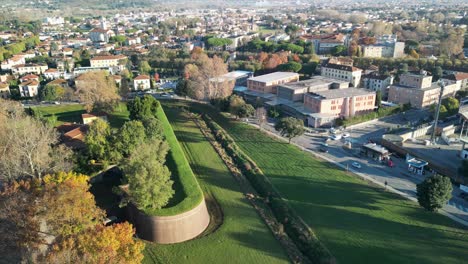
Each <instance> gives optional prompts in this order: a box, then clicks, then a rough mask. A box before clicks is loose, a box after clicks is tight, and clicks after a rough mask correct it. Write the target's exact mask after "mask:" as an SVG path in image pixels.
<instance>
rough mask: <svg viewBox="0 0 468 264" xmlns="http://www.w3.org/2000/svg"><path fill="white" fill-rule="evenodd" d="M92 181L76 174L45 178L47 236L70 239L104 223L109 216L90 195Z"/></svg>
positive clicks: (62, 173)
mask: <svg viewBox="0 0 468 264" xmlns="http://www.w3.org/2000/svg"><path fill="white" fill-rule="evenodd" d="M88 179H89V177H88V176H86V175H83V174H76V173H74V172H68V173H67V172H58V173H56V174H49V175H46V176H45V177H44V187H43V188H44V189H43V192H44V194H43V196H42V198H41V205H43V206H44V207H43V208H42V210H41V216H42V219H44V220H45V221H46V223H47V229H48V230H47V232H48V233H51V234H52V235H54V236H55V237H67V236H69V235H73V234H77V233H79V232H81V231H83V230H86V229H88V228H90V227H93V226H95V225H97V224H100V223H102V221H103V220H104V216H105V212H104V211H103V210H102V209H100V208H99V207H97V205H96V202H95V201H94V196H93V194H91V193H90V192H89V188H90V186H89V184H88Z"/></svg>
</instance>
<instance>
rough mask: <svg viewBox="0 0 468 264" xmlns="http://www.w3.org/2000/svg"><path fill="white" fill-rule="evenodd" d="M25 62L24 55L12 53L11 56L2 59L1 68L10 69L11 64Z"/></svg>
mask: <svg viewBox="0 0 468 264" xmlns="http://www.w3.org/2000/svg"><path fill="white" fill-rule="evenodd" d="M25 63H26V57H25V56H23V55H14V56H13V57H11V58H9V59H6V60H4V61H2V65H1V66H2V70H11V68H13V66H16V65H21V64H25Z"/></svg>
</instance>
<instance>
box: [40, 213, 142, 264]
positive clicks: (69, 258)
mask: <svg viewBox="0 0 468 264" xmlns="http://www.w3.org/2000/svg"><path fill="white" fill-rule="evenodd" d="M134 234H135V230H134V229H133V227H132V225H131V224H129V223H127V222H124V223H120V224H114V225H112V226H109V227H105V226H103V225H96V226H95V227H93V228H90V229H88V230H86V231H85V232H82V233H80V234H78V235H76V236H74V237H70V238H67V239H64V240H62V241H60V242H59V243H56V244H55V245H54V246H53V247H52V249H51V251H50V252H49V253H48V255H47V257H46V258H45V262H46V263H122V264H139V263H141V261H142V260H143V257H144V256H143V249H144V248H145V244H144V243H143V242H142V241H139V240H135V239H133V235H134Z"/></svg>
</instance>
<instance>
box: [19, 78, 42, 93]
mask: <svg viewBox="0 0 468 264" xmlns="http://www.w3.org/2000/svg"><path fill="white" fill-rule="evenodd" d="M38 88H39V82H38V81H36V80H31V81H26V82H22V83H21V84H20V85H19V91H20V94H21V97H34V96H36V95H37V93H38Z"/></svg>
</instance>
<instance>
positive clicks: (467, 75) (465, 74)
mask: <svg viewBox="0 0 468 264" xmlns="http://www.w3.org/2000/svg"><path fill="white" fill-rule="evenodd" d="M454 75H455V80H457V81H460V80H465V79H468V72H460V73H457V74H454Z"/></svg>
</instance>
